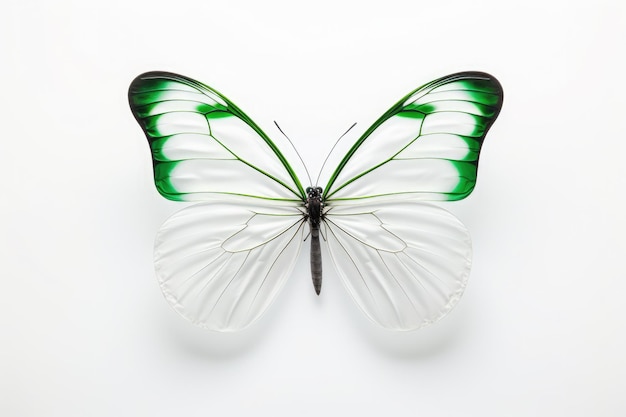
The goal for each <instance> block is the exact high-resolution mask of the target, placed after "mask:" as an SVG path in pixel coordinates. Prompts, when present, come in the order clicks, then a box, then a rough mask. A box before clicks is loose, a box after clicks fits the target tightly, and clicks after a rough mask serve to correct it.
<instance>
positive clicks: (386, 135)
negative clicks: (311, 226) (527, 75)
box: [324, 72, 503, 202]
mask: <svg viewBox="0 0 626 417" xmlns="http://www.w3.org/2000/svg"><path fill="white" fill-rule="evenodd" d="M502 99H503V93H502V87H501V86H500V83H499V82H498V80H496V79H495V78H494V77H493V76H491V75H489V74H486V73H482V72H461V73H457V74H452V75H448V76H446V77H443V78H440V79H438V80H435V81H432V82H430V83H428V84H426V85H424V86H423V87H420V88H418V89H416V90H415V91H413V92H411V93H410V94H408V95H407V96H406V97H404V98H403V99H402V100H400V101H399V102H398V103H396V104H395V105H394V106H393V107H391V108H390V109H389V110H388V111H387V112H386V113H385V114H383V115H382V116H381V117H380V118H379V119H378V120H377V121H376V122H375V123H374V124H373V125H372V126H371V127H370V128H369V129H367V131H366V132H365V133H364V134H363V136H361V138H360V139H359V140H358V141H357V142H356V143H355V144H354V145H353V146H352V148H351V149H350V150H349V151H348V153H347V154H346V155H345V157H344V158H343V159H342V160H341V162H340V163H339V165H338V167H337V169H336V170H335V171H334V172H333V173H332V174H331V175H330V177H329V180H328V183H327V185H326V187H325V188H324V198H325V199H326V201H328V202H333V201H335V202H338V201H340V200H356V199H364V198H371V197H379V196H401V195H410V196H411V197H413V198H416V199H420V200H460V199H463V198H465V197H467V196H468V195H469V194H470V193H471V192H472V190H473V189H474V185H475V184H476V172H477V167H478V157H479V154H480V149H481V146H482V144H483V141H484V139H485V135H486V134H487V132H488V130H489V128H490V127H491V125H492V124H493V122H494V121H495V120H496V117H498V113H499V112H500V108H501V107H502Z"/></svg>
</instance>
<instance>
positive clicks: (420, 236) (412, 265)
mask: <svg viewBox="0 0 626 417" xmlns="http://www.w3.org/2000/svg"><path fill="white" fill-rule="evenodd" d="M323 231H324V232H323V235H324V236H325V238H326V240H327V242H328V249H329V252H330V255H331V258H332V260H333V262H334V264H335V266H336V268H337V271H338V273H339V276H340V277H341V279H342V281H343V283H344V285H345V287H346V288H347V290H348V292H349V293H350V295H351V296H352V297H353V298H354V300H355V301H356V303H357V304H358V305H359V307H360V308H361V309H362V310H363V312H364V313H365V314H366V315H367V317H369V318H370V319H371V320H373V321H374V322H376V323H378V324H380V325H381V326H383V327H386V328H390V329H396V330H413V329H417V328H420V327H423V326H426V325H428V324H430V323H433V322H435V321H437V320H439V319H440V318H442V317H443V316H444V315H446V314H447V313H448V312H449V311H450V310H451V309H452V308H453V307H454V306H455V305H456V303H457V302H458V301H459V299H460V297H461V295H462V293H463V290H464V289H465V284H466V282H467V278H468V276H469V271H470V266H471V252H472V249H471V241H470V236H469V233H468V231H467V229H466V228H465V226H463V224H462V223H461V222H460V221H458V220H457V219H456V218H455V217H454V216H453V215H452V214H450V213H449V212H447V211H445V210H443V209H442V208H440V207H437V206H435V205H432V204H430V203H423V202H415V201H410V200H403V201H395V202H384V203H377V204H363V205H352V206H349V205H345V206H337V207H333V208H332V209H331V210H330V212H329V213H327V215H326V216H325V221H324V226H323Z"/></svg>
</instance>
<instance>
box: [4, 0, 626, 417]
mask: <svg viewBox="0 0 626 417" xmlns="http://www.w3.org/2000/svg"><path fill="white" fill-rule="evenodd" d="M18 3H19V4H18ZM619 3H621V2H619V1H561V2H558V1H545V0H544V1H524V2H501V1H496V0H493V1H465V0H464V1H451V2H437V1H416V0H413V1H403V2H394V1H385V2H366V1H345V2H341V1H339V0H335V1H326V0H318V1H316V2H293V1H258V2H254V1H245V2H244V1H232V2H226V1H222V2H216V1H211V0H204V1H191V2H190V1H176V2H173V1H167V2H166V1H153V0H150V1H148V0H142V1H138V2H132V1H106V2H99V3H97V4H89V3H88V2H84V1H68V0H65V1H58V2H44V1H24V2H16V1H14V2H9V5H6V4H5V5H4V6H3V7H2V12H1V13H0V45H1V56H2V64H0V77H1V78H0V79H1V81H2V99H1V100H0V106H1V113H0V118H1V126H2V130H1V131H0V134H1V136H0V157H1V158H2V169H1V172H2V175H3V180H2V183H1V184H2V185H1V190H2V196H1V197H0V227H1V229H0V268H1V269H0V273H1V277H0V279H1V287H0V351H1V354H0V355H1V356H0V367H1V368H0V414H1V415H3V416H125V415H129V416H130V415H135V416H138V415H146V416H148V415H149V416H165V415H168V416H171V415H177V416H185V415H210V416H235V415H255V416H272V417H275V416H294V415H295V416H308V415H316V416H319V415H323V416H340V415H358V416H381V415H399V416H408V415H418V416H481V417H482V416H503V415H505V416H589V415H598V416H623V415H624V413H626V396H624V392H625V391H626V354H625V352H626V336H625V333H626V308H625V307H624V305H625V304H626V299H625V290H626V273H625V271H626V268H625V266H624V264H625V259H624V258H625V255H626V243H625V237H626V221H625V220H624V213H625V212H626V197H624V188H625V185H626V180H625V179H624V178H625V175H626V169H625V168H624V159H623V158H624V155H625V154H626V145H625V143H626V135H625V134H626V125H625V123H624V110H626V98H625V97H626V96H625V94H624V91H625V87H624V84H625V83H624V74H625V71H626V65H625V64H624V62H623V57H624V39H626V24H625V22H626V13H625V8H624V6H621V5H618V4H619ZM157 69H159V70H168V71H173V72H178V73H181V74H185V75H188V76H191V77H193V78H196V79H198V80H200V81H203V82H205V83H207V84H209V85H211V86H213V87H215V88H217V89H218V90H219V91H221V92H224V93H225V94H226V96H228V97H229V98H230V99H232V100H233V101H234V102H235V103H237V104H238V105H239V106H240V107H241V108H243V109H244V111H246V113H248V115H250V116H251V117H252V118H253V119H254V120H255V121H256V122H257V123H258V124H259V125H260V126H261V127H262V128H263V129H265V130H266V131H267V132H268V133H269V135H270V136H274V137H276V136H277V135H278V132H277V131H276V129H275V128H274V127H273V124H272V121H273V120H277V121H278V122H279V123H280V124H281V127H282V128H283V129H284V130H285V131H286V132H287V133H288V134H289V135H290V136H291V138H292V140H293V141H294V142H295V144H296V146H297V147H298V149H299V150H300V152H301V153H302V155H303V157H304V159H305V161H306V162H307V164H308V166H309V168H310V169H311V171H313V172H317V169H318V167H319V165H320V162H321V161H322V159H323V157H324V156H325V154H326V152H327V151H328V150H329V149H330V147H331V145H332V143H334V141H335V139H336V138H337V137H338V136H339V135H340V134H341V133H343V131H345V129H346V128H347V127H348V126H349V125H350V124H352V123H353V122H355V121H356V122H359V124H358V125H357V127H356V128H355V131H354V132H353V133H354V138H356V137H357V135H358V134H359V133H361V132H362V131H363V130H364V129H365V128H366V127H367V126H368V125H369V123H371V122H372V121H373V120H374V119H375V118H376V117H377V116H379V115H380V114H381V113H382V112H383V111H385V110H386V109H387V108H388V107H389V106H390V105H391V104H393V103H394V102H395V101H396V100H398V99H399V98H400V97H402V96H403V95H404V94H406V93H407V92H409V91H410V90H412V89H413V88H415V87H417V86H418V85H421V84H423V83H425V82H427V81H430V80H431V79H434V78H437V77H439V76H442V75H446V74H448V73H452V72H456V71H462V70H481V71H487V72H490V73H492V74H494V75H495V76H496V77H498V78H499V79H500V81H501V83H502V85H503V86H504V90H505V102H504V107H503V111H502V113H501V115H500V118H499V120H498V121H497V122H496V124H495V125H494V127H493V129H492V130H491V132H490V133H489V135H488V137H487V140H486V142H485V146H484V148H483V152H482V157H481V158H482V159H481V166H480V173H479V181H478V186H477V188H476V191H475V192H474V193H473V194H472V196H471V197H469V198H468V199H466V200H465V201H463V202H458V203H451V204H446V208H448V209H449V210H451V211H452V212H453V213H455V214H456V215H457V216H458V217H459V218H460V219H461V220H462V221H463V222H464V223H465V224H466V225H467V227H468V228H469V230H470V232H471V233H472V236H473V241H474V267H473V270H472V274H471V278H470V281H469V285H468V288H467V290H466V293H465V295H464V297H463V299H462V300H461V302H460V304H459V305H458V307H457V308H456V309H455V310H454V311H453V312H452V313H451V314H450V315H449V316H448V317H446V318H445V319H444V320H442V321H441V322H439V323H438V324H436V325H434V326H431V327H430V328H426V329H423V330H420V331H417V332H412V333H392V332H388V331H385V330H382V329H379V328H377V327H376V326H375V325H373V324H371V323H370V322H369V321H368V320H367V319H366V318H364V316H362V314H361V313H360V312H359V310H358V309H357V307H356V306H355V305H354V303H353V302H352V301H351V299H350V298H349V296H348V295H347V293H346V292H345V291H344V289H343V287H342V286H341V284H340V283H339V282H338V281H337V277H336V275H335V273H334V271H333V270H332V267H331V264H330V262H326V268H325V271H326V275H325V277H326V278H325V281H324V288H323V292H322V295H321V296H320V297H316V296H315V294H314V292H313V289H312V285H311V282H310V277H309V272H308V264H307V262H308V259H307V253H306V251H303V253H302V256H301V258H300V260H299V263H298V265H297V268H299V269H298V270H296V271H295V272H294V274H293V276H292V277H291V279H290V280H289V282H288V284H287V285H286V286H285V288H284V289H283V291H282V293H281V294H280V296H279V297H278V301H277V302H276V303H275V304H274V305H273V306H272V307H271V309H270V310H269V312H268V313H267V314H266V315H265V316H264V317H263V318H262V320H260V321H259V322H258V323H257V324H255V325H254V326H253V327H252V328H251V329H249V330H247V331H244V332H242V333H236V334H217V333H211V332H207V331H204V330H201V329H199V328H195V327H194V326H193V325H191V324H188V323H187V322H186V321H184V320H183V319H182V318H180V317H179V316H178V315H177V314H176V313H175V312H174V311H173V310H172V309H171V308H170V307H169V306H168V304H167V303H166V301H165V300H164V299H163V297H162V296H161V293H160V290H159V289H158V286H157V283H156V279H155V277H154V272H153V265H152V243H153V239H154V235H155V234H156V231H157V230H158V228H159V226H160V224H161V223H162V222H163V221H164V220H165V219H166V218H167V217H168V216H169V215H170V214H172V213H173V212H174V211H176V210H177V209H179V208H181V207H182V206H184V204H181V203H174V202H169V201H166V200H165V199H163V198H162V197H160V196H159V195H158V194H157V192H156V190H155V188H154V185H153V182H152V177H151V161H150V155H149V150H148V146H147V143H146V140H145V138H144V137H143V134H142V133H141V130H140V129H139V127H138V126H137V124H136V122H135V121H134V119H133V117H132V115H131V113H130V111H129V109H128V104H127V99H126V91H127V87H128V84H129V83H130V81H131V80H132V79H133V78H134V77H135V76H136V75H138V74H139V73H141V72H144V71H148V70H157Z"/></svg>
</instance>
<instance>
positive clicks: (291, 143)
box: [274, 120, 313, 185]
mask: <svg viewBox="0 0 626 417" xmlns="http://www.w3.org/2000/svg"><path fill="white" fill-rule="evenodd" d="M274 124H275V125H276V127H277V128H278V130H280V133H282V134H283V136H284V137H286V138H287V140H288V141H289V144H290V145H291V147H292V148H293V150H294V151H296V155H298V158H299V159H300V162H302V166H303V167H304V170H305V171H306V176H307V177H309V184H310V185H313V183H312V182H311V176H310V175H309V170H308V169H306V165H305V164H304V161H303V160H302V157H301V156H300V152H298V150H297V149H296V147H295V146H293V142H292V141H291V139H289V136H287V135H285V132H283V130H282V129H281V128H280V126H278V123H276V120H274Z"/></svg>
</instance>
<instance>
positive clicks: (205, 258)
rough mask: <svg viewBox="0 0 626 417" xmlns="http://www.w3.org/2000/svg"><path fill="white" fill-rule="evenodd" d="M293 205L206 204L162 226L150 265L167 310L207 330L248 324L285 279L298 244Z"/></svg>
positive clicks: (299, 219)
mask: <svg viewBox="0 0 626 417" xmlns="http://www.w3.org/2000/svg"><path fill="white" fill-rule="evenodd" d="M303 225H304V219H303V214H302V213H301V212H300V210H299V209H298V208H297V207H296V206H285V205H272V204H266V205H263V206H259V205H253V204H250V203H245V202H239V203H237V204H230V203H223V202H220V203H213V202H205V203H199V204H196V205H193V206H191V207H187V208H184V209H182V210H181V211H179V212H177V213H175V214H174V215H173V216H171V217H170V218H169V219H168V220H167V221H166V222H165V223H164V224H163V226H162V227H161V229H160V231H159V233H158V235H157V237H156V242H155V251H154V256H155V268H156V272H157V275H158V280H159V284H160V286H161V290H162V291H163V294H164V295H165V298H166V299H167V300H168V301H169V303H170V304H171V305H172V307H173V308H174V309H175V310H176V311H177V312H178V313H180V314H181V315H182V316H183V317H185V318H186V319H188V320H189V321H191V322H192V323H194V324H196V325H198V326H201V327H205V328H208V329H211V330H219V331H234V330H239V329H243V328H245V327H247V326H248V325H250V324H251V323H252V322H254V321H255V320H256V319H257V318H259V317H260V316H261V314H262V313H263V312H264V311H265V310H266V309H267V307H268V306H269V305H270V304H271V303H272V301H273V300H274V298H275V297H276V295H277V294H278V292H279V290H280V289H281V288H282V286H283V284H284V283H285V281H286V279H287V277H288V276H289V275H290V273H291V271H292V269H293V266H294V264H295V261H296V259H297V257H298V254H299V252H300V247H301V245H302V241H303V239H304V236H303V230H304V227H303Z"/></svg>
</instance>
